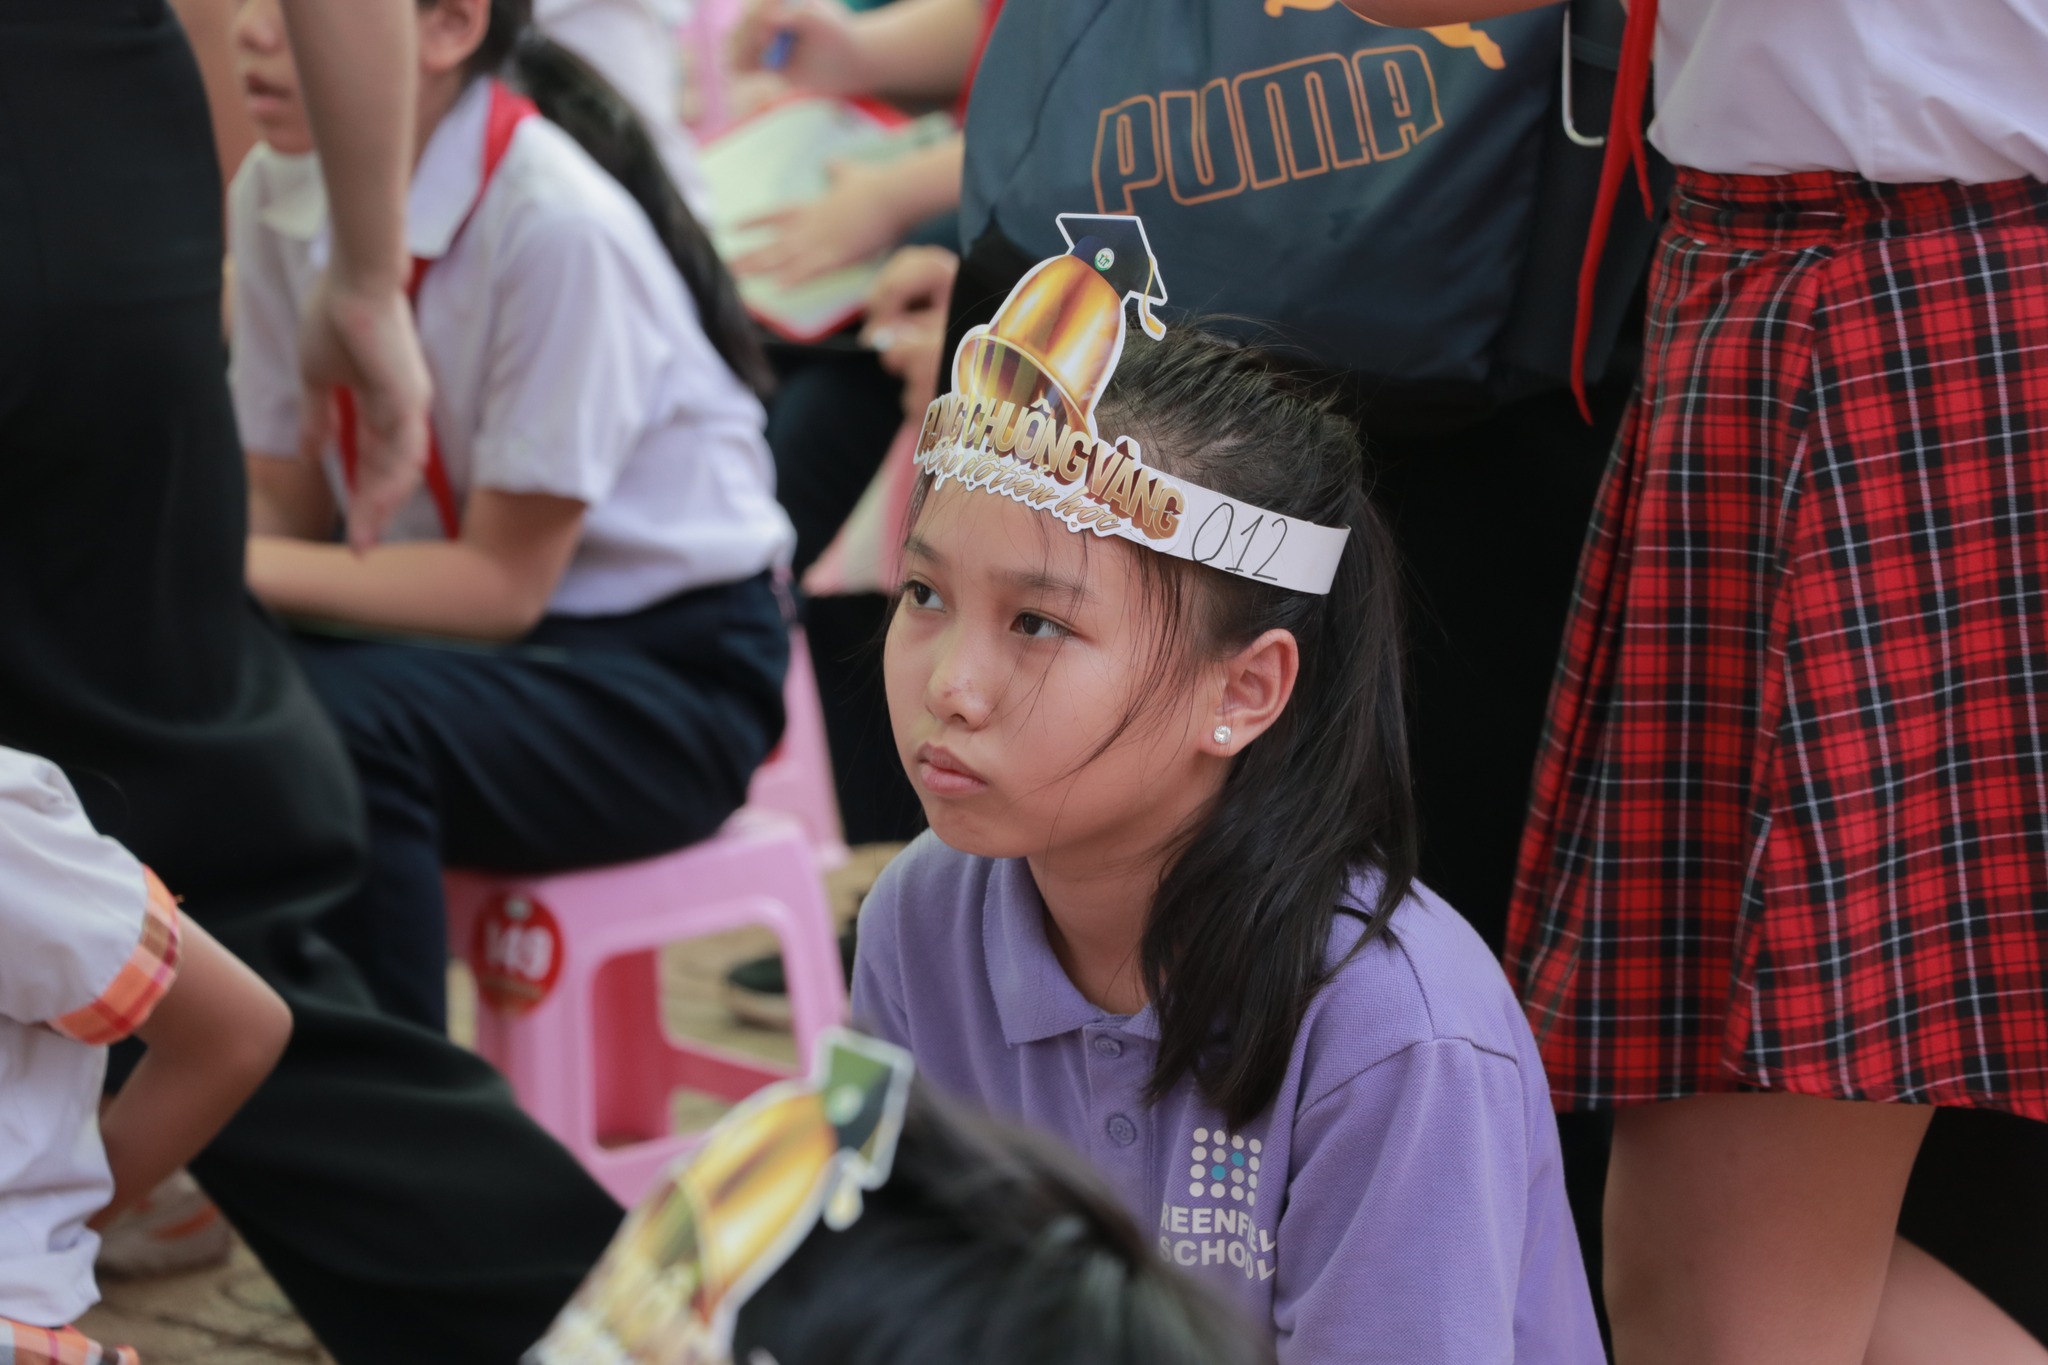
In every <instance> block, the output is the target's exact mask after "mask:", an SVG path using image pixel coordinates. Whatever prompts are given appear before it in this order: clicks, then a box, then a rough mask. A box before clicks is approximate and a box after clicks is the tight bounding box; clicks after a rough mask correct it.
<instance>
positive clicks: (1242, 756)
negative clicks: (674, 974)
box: [854, 217, 1602, 1365]
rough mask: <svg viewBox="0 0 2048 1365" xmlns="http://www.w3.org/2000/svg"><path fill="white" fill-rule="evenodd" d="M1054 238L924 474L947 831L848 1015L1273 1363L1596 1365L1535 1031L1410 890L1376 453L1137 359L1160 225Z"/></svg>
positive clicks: (916, 632) (926, 564) (874, 904)
mask: <svg viewBox="0 0 2048 1365" xmlns="http://www.w3.org/2000/svg"><path fill="white" fill-rule="evenodd" d="M1062 227H1063V229H1065V230H1067V232H1068V237H1069V241H1070V242H1072V243H1073V253H1072V254H1071V255H1068V256H1065V257H1059V258H1055V259H1054V260H1052V261H1050V262H1046V263H1044V264H1041V265H1040V266H1039V267H1038V268H1037V269H1036V270H1034V272H1033V273H1032V274H1031V275H1028V276H1026V277H1025V279H1024V280H1023V281H1022V282H1021V283H1020V284H1019V285H1018V286H1017V289H1016V291H1015V292H1014V293H1013V294H1012V295H1011V297H1010V299H1009V300H1008V301H1007V302H1006V303H1005V305H1004V307H1003V309H1002V310H1001V311H1000V312H999V313H998V315H997V318H996V320H995V322H994V323H993V324H991V325H990V326H989V327H988V328H986V329H976V330H975V331H974V332H971V333H969V335H968V337H967V339H966V341H965V342H963V344H962V346H961V348H960V352H959V357H958V359H957V361H956V363H955V370H954V383H955V392H954V393H952V394H950V395H948V396H947V397H945V398H942V399H941V400H940V401H939V402H938V403H936V404H934V405H933V410H932V413H931V416H930V417H929V418H928V420H927V423H926V427H925V435H924V439H923V440H922V441H921V443H920V450H919V463H920V466H921V468H922V470H923V471H924V473H923V477H922V479H921V481H920V485H919V496H918V499H917V502H916V504H915V506H914V507H913V509H912V511H911V515H910V518H909V530H908V538H907V543H906V547H905V552H904V576H903V586H902V591H901V600H900V602H899V604H898V607H897V610H896V614H895V616H894V618H893V620H892V623H891V625H890V629H889V635H888V642H887V649H886V663H885V673H886V677H887V683H888V692H889V704H890V711H891V717H892V720H893V723H894V727H895V733H896V740H897V745H898V748H899V750H900V753H901V757H902V759H903V762H904V764H905V766H906V768H908V769H909V771H910V774H911V777H912V780H913V782H914V783H915V785H916V787H917V790H918V793H919V796H920V798H921V800H922V802H923V804H924V808H925V811H926V813H927V815H928V816H929V818H930V821H931V832H930V833H929V834H927V835H926V836H924V837H923V838H921V839H920V840H919V841H917V842H916V843H915V844H913V845H912V846H911V847H910V848H909V849H908V850H907V851H906V852H905V853H904V854H903V855H902V856H901V857H899V858H898V859H897V860H896V862H895V863H893V864H892V865H891V866H890V868H889V869H888V871H887V872H886V873H885V874H884V876H883V877H882V879H881V881H880V883H879V884H878V885H877V887H876V889H875V891H874V892H873V893H872V894H871V895H870V897H869V898H868V900H867V902H866V905H865V907H864V909H863V911H862V915H861V935H860V951H859V958H858V961H857V963H856V966H855V982H854V1011H855V1016H856V1018H857V1019H859V1020H860V1021H861V1022H862V1024H863V1026H865V1027H868V1028H870V1029H872V1030H875V1031H876V1032H878V1033H879V1034H880V1035H881V1036H883V1037H886V1038H888V1039H891V1040H894V1041H896V1042H898V1043H901V1044H902V1045H904V1046H905V1047H907V1048H909V1049H910V1051H911V1052H912V1053H913V1054H914V1055H915V1056H916V1058H917V1063H918V1068H919V1070H920V1072H921V1073H922V1074H923V1075H924V1076H926V1077H927V1078H928V1079H930V1080H931V1081H932V1082H934V1083H935V1084H936V1085H938V1086H939V1087H940V1088H942V1089H944V1090H948V1091H950V1092H952V1093H954V1094H956V1095H961V1096H965V1097H968V1098H971V1099H973V1100H976V1101H979V1102H981V1103H983V1104H985V1105H987V1106H988V1107H989V1108H990V1109H992V1110H994V1111H996V1112H998V1113H1000V1114H1003V1115H1007V1116H1011V1117H1017V1118H1023V1119H1026V1120H1028V1121H1030V1122H1033V1123H1036V1124H1038V1125H1040V1126H1042V1127H1045V1128H1048V1129H1050V1130H1052V1131H1053V1132H1054V1133H1056V1134H1058V1135H1059V1136H1061V1137H1063V1138H1064V1139H1066V1140H1067V1141H1068V1142H1070V1143H1072V1144H1073V1145H1074V1146H1076V1147H1078V1148H1079V1149H1080V1150H1081V1151H1083V1152H1084V1153H1087V1154H1088V1155H1089V1156H1091V1157H1092V1158H1093V1160H1094V1161H1095V1162H1096V1163H1097V1165H1098V1166H1099V1167H1100V1169H1101V1171H1102V1173H1103V1174H1104V1175H1106V1176H1107V1177H1108V1179H1109V1181H1110V1183H1111V1185H1112V1186H1114V1188H1115V1189H1116V1190H1117V1192H1118V1194H1119V1195H1120V1196H1121V1198H1122V1200H1123V1202H1124V1203H1125V1205H1126V1207H1127V1208H1128V1209H1130V1210H1131V1211H1132V1212H1133V1213H1134V1214H1135V1215H1136V1216H1137V1217H1138V1218H1139V1219H1140V1221H1141V1224H1142V1225H1143V1226H1145V1227H1146V1228H1147V1229H1148V1230H1149V1231H1150V1232H1151V1233H1152V1235H1153V1236H1154V1237H1155V1239H1156V1247H1157V1250H1158V1253H1159V1254H1160V1255H1161V1256H1162V1257H1164V1258H1166V1259H1167V1260H1169V1261H1171V1262H1173V1263H1174V1264H1176V1265H1179V1266H1182V1267H1185V1268H1187V1269H1189V1270H1190V1271H1192V1272H1193V1273H1195V1274H1197V1275H1198V1276H1202V1277H1206V1278H1207V1279H1209V1280H1210V1281H1211V1282H1212V1283H1215V1284H1217V1285H1218V1286H1219V1288H1223V1289H1224V1292H1226V1293H1228V1294H1231V1295H1233V1296H1234V1297H1236V1298H1238V1300H1239V1301H1240V1303H1241V1305H1242V1306H1243V1307H1245V1308H1247V1309H1248V1310H1249V1311H1250V1312H1251V1313H1252V1314H1253V1316H1254V1317H1255V1319H1256V1320H1258V1321H1260V1322H1262V1323H1265V1324H1267V1325H1268V1327H1269V1330H1270V1332H1271V1334H1272V1336H1273V1337H1274V1339H1275V1341H1276V1345H1277V1349H1278V1353H1279V1357H1280V1359H1281V1360H1282V1361H1283V1362H1306V1361H1330V1360H1339V1359H1343V1360H1361V1359H1375V1360H1388V1361H1403V1362H1425V1361H1442V1362H1466V1361H1475V1360H1508V1359H1517V1360H1527V1361H1543V1362H1572V1363H1573V1365H1577V1363H1578V1362H1588V1363H1591V1362H1598V1361H1600V1360H1601V1359H1602V1355H1601V1347H1600V1341H1599V1337H1598V1333H1597V1331H1596V1329H1595V1326H1594V1320H1593V1314H1592V1309H1591V1304H1590V1300H1589V1296H1588V1292H1587V1286H1586V1281H1585V1272H1584V1269H1583V1267H1582V1265H1581V1263H1580V1259H1579V1252H1578V1246H1577V1242H1576V1240H1575V1237H1574V1233H1573V1227H1572V1220H1571V1215H1570V1212H1569V1209H1568V1208H1567V1206H1566V1203H1565V1195H1564V1185H1563V1177H1562V1172H1561V1168H1560V1164H1559V1157H1558V1145H1557V1134H1556V1129H1555V1126H1554V1123H1553V1120H1552V1117H1551V1112H1550V1103H1549V1094H1548V1090H1547V1088H1546V1085H1545V1081H1544V1076H1543V1070H1542V1065H1541V1063H1540V1062H1539V1060H1538V1058H1537V1054H1536V1049H1535V1045H1534V1043H1533V1041H1532V1039H1531V1037H1530V1034H1529V1030H1528V1026H1527V1025H1526V1024H1525V1023H1524V1021H1523V1019H1522V1015H1521V1011H1520V1009H1519V1007H1518V1006H1517V1004H1516V1002H1515V999H1514V996H1513V994H1512V992H1511V991H1510V990H1509V989H1508V985H1507V982H1506V979H1505V978H1504V976H1503V975H1502V973H1501V970H1500V968H1499V966H1498V965H1497V964H1496V963H1495V962H1494V960H1493V959H1492V957H1491V955H1490V954H1489V953H1488V952H1487V950H1486V948H1485V946H1484V945H1483V944H1482V943H1481V941H1480V939H1479V937H1478V935H1477V934H1475V933H1474V932H1473V931H1472V930H1471V929H1470V928H1468V927H1467V926H1466V924H1465V923H1464V921H1463V920H1462V919H1461V918H1460V917H1459V916H1458V915H1457V914H1456V913H1455V912H1454V911H1453V910H1452V909H1451V908H1450V907H1449V906H1447V905H1445V904H1444V903H1443V902H1442V901H1441V900H1439V899H1437V898H1436V897H1435V896H1434V895H1432V894H1431V893H1430V892H1429V891H1428V890H1427V889H1425V888H1424V887H1422V886H1421V885H1419V884H1418V883H1416V882H1415V881H1414V877H1413V872H1414V866H1415V857H1416V854H1415V842H1416V835H1415V828H1414V817H1413V812H1412V807H1411V804H1410V797H1409V790H1408V770H1407V759H1406V754H1405V747H1404V746H1405V739H1404V734H1403V724H1402V698H1401V671H1402V665H1401V630H1400V621H1399V613H1398V603H1399V600H1400V583H1399V578H1398V574H1399V570H1398V567H1397V565H1396V562H1395V558H1394V553H1393V550H1392V548H1391V544H1390V541H1389V539H1388V536H1387V532H1386V530H1385V528H1384V527H1383V526H1382V525H1381V524H1380V522H1379V521H1378V519H1377V518H1376V517H1375V516H1374V514H1373V512H1372V510H1371V508H1370V506H1369V504H1368V503H1367V500H1366V497H1365V493H1364V491H1363V488H1362V485H1361V480H1360V469H1361V461H1362V455H1361V452H1360V449H1359V446H1358V443H1357V440H1356V438H1355V436H1354V434H1353V430H1352V428H1351V426H1350V425H1349V424H1347V423H1346V422H1344V421H1343V420H1342V419H1341V418H1339V417H1337V416H1336V415H1334V414H1333V413H1332V412H1331V411H1330V410H1329V408H1328V407H1327V405H1326V404H1325V402H1324V401H1323V399H1322V398H1321V397H1320V396H1319V395H1318V394H1316V393H1315V392H1313V391H1311V390H1310V389H1309V388H1308V387H1307V386H1306V385H1305V384H1304V383H1302V382H1301V381H1300V380H1298V379H1296V378H1294V377H1292V376H1290V375H1289V374H1288V373H1286V372H1285V370H1284V369H1282V368H1280V367H1279V366H1277V365H1276V363H1275V362H1274V361H1273V360H1271V359H1270V358H1268V357H1266V356H1264V355H1262V354H1260V353H1259V352H1257V351H1254V350H1252V349H1249V348H1246V347H1243V346H1240V345H1237V344H1234V343H1232V342H1228V341H1225V340H1222V339H1220V338H1218V337H1216V336H1213V335H1211V334H1209V333H1206V332H1203V331H1201V330H1198V329H1197V328H1195V327H1192V326H1186V325H1182V326H1177V327H1175V328H1173V329H1172V330H1170V331H1165V332H1164V334H1163V339H1160V340H1148V339H1146V338H1143V337H1136V336H1133V337H1132V338H1131V340H1130V345H1129V347H1128V348H1126V347H1125V345H1124V331H1125V329H1124V323H1123V301H1124V300H1125V299H1126V298H1130V297H1136V298H1137V299H1138V300H1139V317H1140V320H1141V321H1142V322H1144V323H1145V324H1146V325H1145V330H1146V331H1147V332H1148V333H1149V334H1152V335H1159V334H1160V333H1161V330H1162V329H1160V328H1159V326H1158V324H1157V323H1156V322H1154V321H1153V320H1152V319H1151V318H1150V316H1149V313H1148V312H1147V311H1146V305H1147V304H1148V303H1149V302H1153V301H1158V300H1159V299H1161V298H1163V293H1162V292H1161V291H1160V290H1159V289H1158V281H1157V275H1156V271H1155V270H1154V269H1153V267H1152V263H1151V261H1150V258H1149V249H1148V248H1147V247H1146V245H1145V242H1144V238H1143V233H1142V229H1141V228H1139V227H1138V226H1137V223H1136V220H1135V219H1130V218H1092V219H1089V218H1080V219H1077V218H1072V217H1069V218H1064V219H1063V220H1062ZM1105 282H1106V284H1107V287H1106V288H1104V285H1105ZM1120 353H1121V355H1122V361H1121V364H1120V365H1118V363H1117V359H1118V356H1119V354H1120ZM1111 368H1114V370H1115V373H1114V378H1113V381H1111V380H1109V379H1108V372H1109V370H1110V369H1111ZM1105 381H1107V382H1105ZM1097 395H1099V399H1098V397H1097ZM1076 527H1080V528H1082V529H1079V530H1076V529H1075V528H1076Z"/></svg>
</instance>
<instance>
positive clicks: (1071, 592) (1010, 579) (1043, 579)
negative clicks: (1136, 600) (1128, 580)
mask: <svg viewBox="0 0 2048 1365" xmlns="http://www.w3.org/2000/svg"><path fill="white" fill-rule="evenodd" d="M903 557H904V558H905V559H919V560H923V561H924V562H925V563H927V564H938V565H943V564H944V563H945V562H946V557H945V556H944V555H942V554H940V553H939V552H938V551H937V550H936V549H934V548H933V547H932V544H931V542H930V541H928V540H925V539H924V538H923V537H921V536H911V537H909V538H908V539H906V540H905V541H904V542H903ZM993 577H994V578H995V579H996V580H997V581H998V582H1000V583H1001V584H1002V585H1003V586H1004V587H1006V588H1009V589H1010V590H1011V591H1012V592H1017V593H1046V594H1049V595H1052V596H1058V597H1064V598H1066V599H1067V600H1068V601H1070V602H1077V603H1079V602H1092V601H1094V600H1095V594H1094V592H1093V591H1091V590H1090V589H1089V587H1088V584H1087V582H1086V581H1085V580H1083V579H1079V578H1068V577H1065V576H1064V575H1061V574H1056V573H1050V572H1048V571H1046V570H1043V569H1040V570H1037V571H1035V572H1027V571H1025V570H1022V569H998V570H997V571H996V572H995V573H994V575H993Z"/></svg>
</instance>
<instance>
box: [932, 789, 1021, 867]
mask: <svg viewBox="0 0 2048 1365" xmlns="http://www.w3.org/2000/svg"><path fill="white" fill-rule="evenodd" d="M922 803H923V805H924V818H925V823H926V824H928V825H930V826H931V831H932V833H933V834H936V835H938V836H939V842H941V843H943V844H945V845H946V847H948V848H952V849H958V850H959V851H960V852H962V853H965V854H967V855H969V856H970V857H975V858H1017V857H1022V856H1023V853H1024V851H1025V850H1026V849H1028V848H1029V847H1030V841H1029V840H1027V839H1025V838H1023V837H1021V836H1020V835H1019V833H1018V831H1016V830H1013V829H1008V828H1004V827H1003V826H1002V825H1001V823H1000V822H998V821H995V820H991V819H989V818H988V817H987V816H986V815H979V814H969V813H968V812H966V811H963V810H961V809H960V807H959V806H958V805H956V804H954V803H952V802H949V801H940V800H934V799H933V798H932V797H930V796H925V797H923V798H922Z"/></svg>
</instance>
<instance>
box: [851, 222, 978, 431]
mask: <svg viewBox="0 0 2048 1365" xmlns="http://www.w3.org/2000/svg"><path fill="white" fill-rule="evenodd" d="M959 273H960V258H959V257H958V256H955V255H954V254H953V253H952V252H950V251H947V250H946V249H945V248H943V247H936V246H909V247H905V248H903V249H902V250H901V251H898V252H897V253H896V254H895V255H893V256H891V257H890V258H889V263H888V264H887V265H885V266H883V267H882V273H881V275H880V276H878V277H877V278H876V280H875V287H874V288H873V289H872V290H871V291H869V293H868V320H867V324H866V325H865V326H863V327H862V328H861V333H860V339H861V342H862V344H863V345H866V346H870V347H872V348H873V349H874V351H875V353H876V355H877V356H878V357H879V358H880V359H881V362H882V368H883V369H885V370H887V371H888V372H889V373H890V374H893V375H895V376H896V377H897V378H898V379H901V380H902V381H903V415H904V416H906V417H909V418H913V419H914V418H916V417H918V416H920V415H921V414H922V413H923V412H924V410H925V408H926V407H928V406H929V405H930V404H931V401H932V399H933V398H934V397H936V396H937V391H938V382H939V371H940V369H941V367H942V366H943V364H944V359H945V357H944V356H943V355H942V354H941V352H942V351H943V350H944V348H945V344H946V316H947V305H948V303H949V302H950V301H951V298H952V294H953V277H954V276H956V275H958V274H959Z"/></svg>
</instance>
